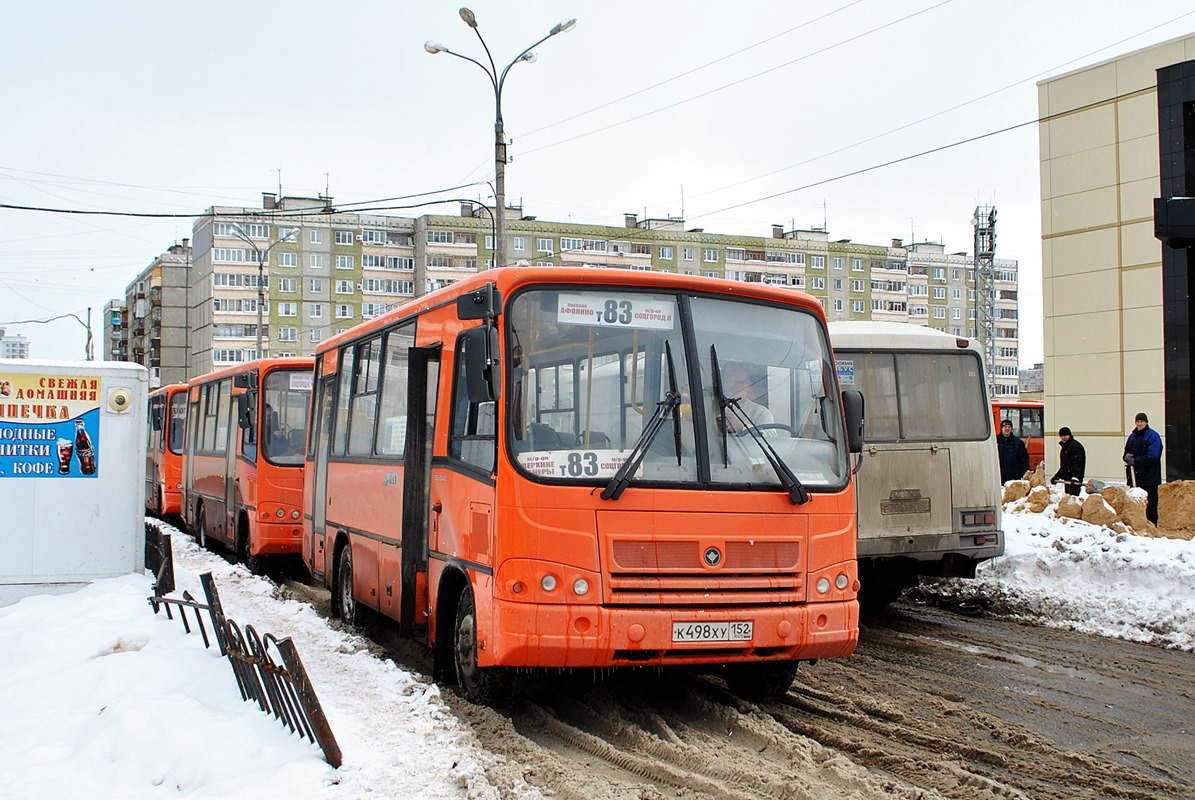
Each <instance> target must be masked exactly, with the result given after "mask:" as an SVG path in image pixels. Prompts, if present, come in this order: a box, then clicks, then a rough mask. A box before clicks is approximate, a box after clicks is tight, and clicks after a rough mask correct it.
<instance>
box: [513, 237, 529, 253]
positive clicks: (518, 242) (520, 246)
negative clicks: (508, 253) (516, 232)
mask: <svg viewBox="0 0 1195 800" xmlns="http://www.w3.org/2000/svg"><path fill="white" fill-rule="evenodd" d="M512 241H513V243H514V249H515V250H526V249H527V237H526V236H516V237H514V239H513V240H512Z"/></svg>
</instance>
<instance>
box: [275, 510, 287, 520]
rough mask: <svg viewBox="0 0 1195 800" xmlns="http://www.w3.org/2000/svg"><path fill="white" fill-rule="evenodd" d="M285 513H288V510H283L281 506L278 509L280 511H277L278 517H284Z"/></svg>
mask: <svg viewBox="0 0 1195 800" xmlns="http://www.w3.org/2000/svg"><path fill="white" fill-rule="evenodd" d="M285 514H286V512H285V511H283V510H282V509H281V508H280V509H278V512H277V515H278V519H282V517H283V516H284V515H285Z"/></svg>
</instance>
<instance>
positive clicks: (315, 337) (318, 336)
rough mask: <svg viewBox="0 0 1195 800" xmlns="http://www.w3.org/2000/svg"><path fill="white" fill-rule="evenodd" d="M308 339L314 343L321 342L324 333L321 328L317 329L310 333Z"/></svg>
mask: <svg viewBox="0 0 1195 800" xmlns="http://www.w3.org/2000/svg"><path fill="white" fill-rule="evenodd" d="M307 338H308V339H310V340H311V341H313V342H318V341H321V340H322V339H323V338H324V332H323V331H321V330H320V329H319V328H316V329H315V330H313V331H311V333H309V334H308V335H307Z"/></svg>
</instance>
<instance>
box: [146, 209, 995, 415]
mask: <svg viewBox="0 0 1195 800" xmlns="http://www.w3.org/2000/svg"><path fill="white" fill-rule="evenodd" d="M507 235H508V236H509V239H510V241H509V242H508V247H507V252H508V253H509V257H510V259H511V262H512V264H515V265H524V266H533V267H534V266H549V265H551V266H572V267H577V268H616V269H638V270H650V271H666V272H675V273H681V274H688V275H702V276H706V277H714V278H726V279H729V280H737V281H745V282H751V283H768V284H771V285H774V286H783V287H788V288H790V289H794V290H802V291H806V292H808V293H810V294H812V295H813V296H814V297H816V298H818V299H819V300H820V301H821V302H822V304H823V306H824V307H825V310H826V315H827V317H829V318H830V319H883V320H895V321H905V322H912V323H916V324H921V325H930V326H933V327H936V328H939V329H941V330H947V331H952V332H954V333H956V334H957V335H960V336H974V335H975V320H974V314H975V311H974V309H975V291H974V287H975V282H974V281H975V278H974V269H973V263H972V259H971V258H970V257H968V256H967V255H966V254H962V253H956V254H946V253H945V252H944V247H943V246H942V245H938V244H933V243H918V244H915V245H910V246H905V245H903V243H901V242H900V241H899V240H894V241H893V244H892V246H886V245H871V244H863V243H857V242H852V241H851V240H849V239H837V240H833V239H831V238H830V236H829V234H828V233H827V232H826V231H822V230H811V229H796V230H785V228H784V227H783V226H779V225H774V226H772V228H771V231H770V235H766V236H742V235H731V234H712V233H707V232H706V231H704V230H702V229H700V228H690V227H686V225H685V222H684V220H682V219H677V218H663V219H655V218H648V219H643V220H640V219H639V218H638V216H637V215H635V214H627V215H625V217H624V224H623V226H621V227H619V226H606V225H586V224H579V223H571V222H554V221H546V220H538V219H536V218H535V217H533V216H528V215H525V214H523V211H522V209H521V208H518V207H510V208H508V209H507ZM193 242H194V246H193V249H192V250H191V251H190V253H189V254H188V257H189V264H188V270H187V273H188V276H189V277H188V280H187V281H186V285H187V291H186V299H185V306H183V307H185V313H180V314H179V315H178V317H177V318H179V319H184V318H185V319H186V321H187V322H186V324H187V329H188V330H189V332H190V337H189V341H188V344H187V356H188V358H187V370H186V371H187V374H188V375H190V376H195V375H200V374H203V373H205V372H208V371H211V370H212V369H215V368H219V367H224V366H227V365H230V364H235V363H239V362H243V361H248V360H251V359H253V358H254V357H256V355H257V353H258V339H259V333H260V341H261V352H262V353H264V354H270V355H279V356H294V355H309V354H311V353H313V352H314V351H315V348H316V347H317V345H318V344H319V342H321V341H323V340H324V339H325V338H327V337H329V336H332V335H335V334H337V333H339V332H341V331H344V330H347V329H349V328H351V327H352V326H353V325H356V324H357V323H359V322H361V321H363V320H367V319H370V318H372V317H374V316H377V315H378V314H381V313H383V312H385V311H387V310H389V309H390V308H393V307H394V306H396V305H398V304H400V303H402V302H405V301H406V300H408V299H410V298H412V297H415V296H416V295H421V294H424V293H426V292H428V291H432V290H434V289H437V288H440V287H442V286H446V285H449V284H451V283H454V282H456V281H458V280H460V279H461V278H463V277H465V276H467V275H470V274H472V273H474V272H476V271H477V270H478V269H487V268H491V267H492V266H493V254H494V223H493V220H492V219H491V217H490V212H489V210H488V209H486V208H484V207H481V206H478V205H476V204H469V203H463V204H462V205H461V207H460V211H459V213H458V214H456V215H451V214H447V215H425V216H422V217H419V218H416V219H409V218H402V217H390V216H381V215H376V214H366V213H354V212H351V211H346V210H343V209H338V208H336V207H335V206H333V204H332V201H331V198H324V197H319V198H302V197H281V198H280V197H278V196H277V195H274V194H270V193H267V194H264V195H263V200H262V207H261V208H260V209H258V208H245V207H226V206H213V207H211V208H209V209H207V210H206V211H205V212H204V214H203V215H202V216H201V217H199V218H198V220H197V221H196V223H195V225H194V229H193ZM998 265H999V266H1001V267H1002V275H1005V276H1007V280H1006V281H1005V284H1006V285H1004V293H1003V296H1004V298H1005V299H1004V301H1003V302H1002V305H1005V306H1007V309H1008V314H1009V316H1010V318H1011V319H1010V327H1009V328H1008V329H1007V330H1005V331H1002V334H1003V333H1007V334H1008V336H1007V342H1004V341H1003V340H1002V342H1001V352H1002V353H1004V354H1005V355H1006V360H1007V364H1006V365H1004V366H1005V367H1006V368H1008V369H1010V370H1011V372H1010V374H1009V375H1008V376H1007V377H1008V379H1009V380H1008V382H1007V384H1004V383H1003V382H1002V383H1001V387H1002V388H1001V389H1000V391H1002V392H1005V393H1006V394H1007V393H1011V394H1012V396H1015V387H1016V384H1017V380H1016V357H1017V349H1016V326H1015V317H1016V262H1015V261H999V262H998ZM939 272H941V276H940V277H939V276H938V273H939ZM259 298H260V299H262V300H264V302H262V303H261V304H260V305H261V307H260V309H259V307H258V306H259ZM135 299H136V298H135V297H132V298H130V300H129V309H130V311H129V316H130V319H131V320H132V322H131V323H130V324H132V325H134V326H135V325H136V319H138V317H137V316H136V314H135V309H136V305H135V303H134V302H133V301H134V300H135ZM149 307H150V308H151V309H152V307H153V306H152V303H151V304H150V306H149ZM183 307H180V311H181V309H182V308H183ZM152 316H153V315H152V312H151V318H152ZM259 319H260V329H259V327H258V325H259V322H258V320H259ZM131 341H132V339H130V342H131ZM130 347H133V348H134V349H135V347H136V345H133V344H130ZM1005 385H1007V386H1011V387H1012V390H1011V391H1010V392H1009V391H1007V390H1006V389H1004V388H1003V387H1004V386H1005Z"/></svg>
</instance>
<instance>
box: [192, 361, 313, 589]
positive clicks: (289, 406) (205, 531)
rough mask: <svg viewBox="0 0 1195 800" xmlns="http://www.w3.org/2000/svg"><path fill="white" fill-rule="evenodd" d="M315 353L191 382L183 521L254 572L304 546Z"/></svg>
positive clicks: (234, 368) (243, 366)
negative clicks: (305, 469) (305, 463)
mask: <svg viewBox="0 0 1195 800" xmlns="http://www.w3.org/2000/svg"><path fill="white" fill-rule="evenodd" d="M313 364H314V359H312V358H311V357H306V358H261V359H258V360H256V361H248V362H245V363H243V364H237V365H236V366H232V367H228V368H226V369H222V370H218V371H216V372H212V373H209V374H207V375H204V376H203V377H200V378H195V379H194V380H191V381H189V382H188V387H189V397H188V402H189V406H188V413H187V435H186V442H187V445H186V458H185V460H184V462H183V520H184V522H185V523H186V526H187V528H188V529H189V530H190V531H192V532H193V533H194V534H195V536H196V538H197V539H198V540H199V542H200V544H201V545H204V546H207V543H208V541H209V540H213V541H215V542H217V543H219V544H221V545H223V546H224V547H227V548H229V549H230V550H232V551H233V552H235V553H236V554H237V557H238V558H239V559H240V560H241V561H243V562H245V564H246V565H247V566H248V567H249V569H250V570H252V571H253V572H261V571H262V570H263V568H264V566H265V564H266V563H267V562H266V561H265V560H264V559H265V558H266V557H267V556H281V555H297V554H298V553H300V552H301V550H302V542H301V540H300V534H301V533H302V522H301V519H300V517H301V514H302V506H303V447H304V444H305V441H306V430H307V428H306V425H307V414H308V411H307V409H308V405H309V403H310V400H311V382H312V375H311V369H312V366H313Z"/></svg>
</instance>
